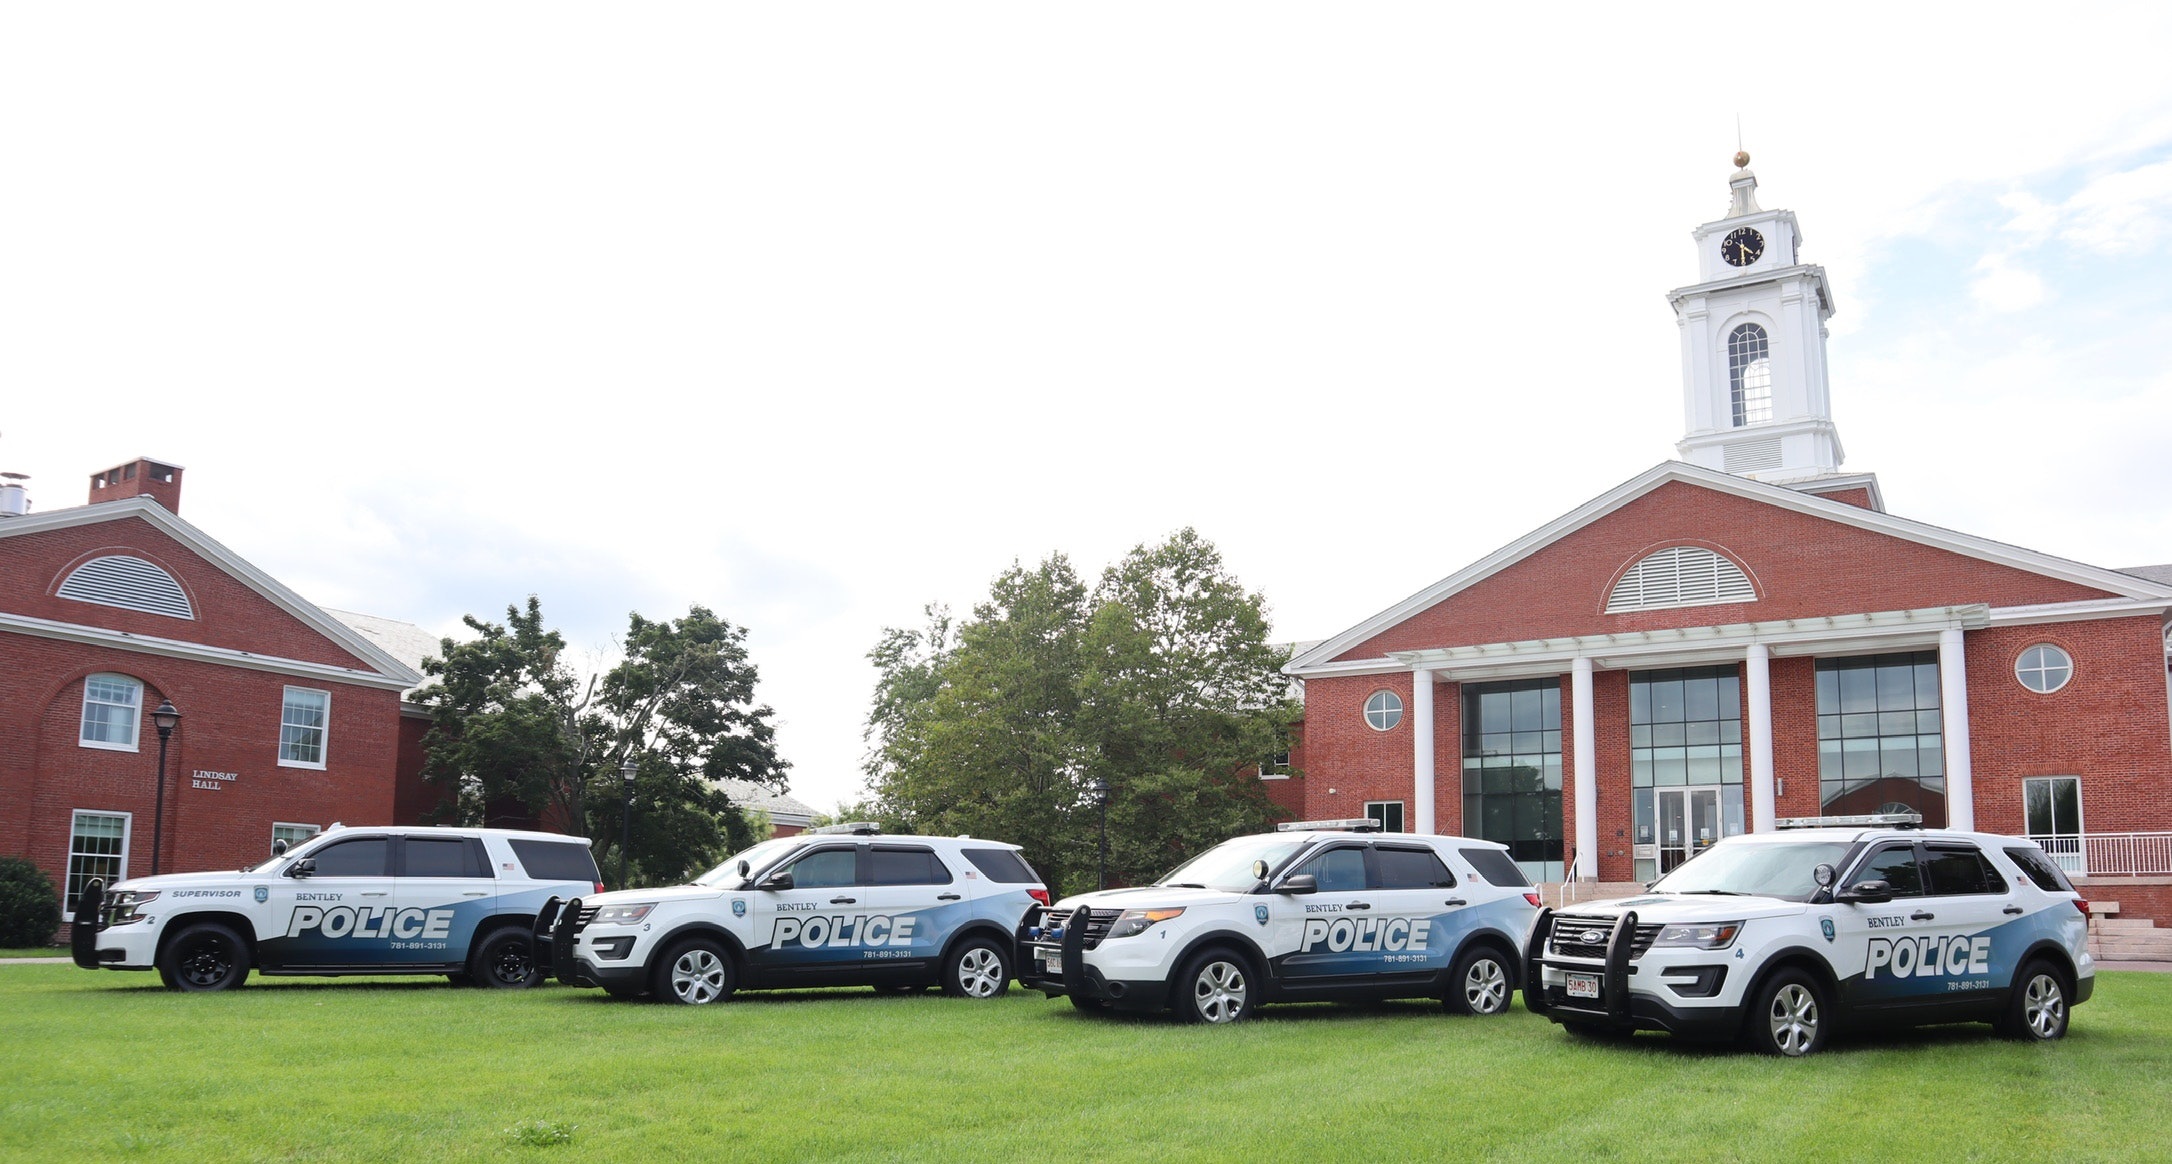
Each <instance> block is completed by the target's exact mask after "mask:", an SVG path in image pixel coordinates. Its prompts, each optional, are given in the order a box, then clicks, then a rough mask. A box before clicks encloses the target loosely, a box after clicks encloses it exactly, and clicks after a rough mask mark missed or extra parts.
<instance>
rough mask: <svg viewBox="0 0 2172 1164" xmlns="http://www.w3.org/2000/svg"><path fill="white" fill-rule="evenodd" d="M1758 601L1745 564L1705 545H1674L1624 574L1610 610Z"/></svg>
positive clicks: (1609, 601)
mask: <svg viewBox="0 0 2172 1164" xmlns="http://www.w3.org/2000/svg"><path fill="white" fill-rule="evenodd" d="M1755 601H1757V588H1756V587H1755V586H1752V585H1750V579H1749V576H1748V575H1746V574H1744V573H1743V572H1742V567H1740V566H1737V565H1735V564H1734V563H1733V562H1730V561H1728V560H1727V559H1726V558H1724V557H1722V556H1720V555H1718V554H1715V553H1713V552H1712V551H1710V550H1708V549H1705V548H1704V547H1702V546H1670V547H1668V548H1666V549H1664V550H1661V551H1659V552H1658V553H1656V554H1652V555H1651V556H1649V557H1647V558H1645V559H1644V560H1643V561H1641V562H1638V563H1637V564H1636V565H1634V566H1631V567H1630V568H1629V572H1628V573H1627V574H1624V575H1622V578H1621V581H1620V582H1617V583H1615V584H1614V593H1613V595H1612V596H1611V597H1610V598H1608V599H1607V602H1606V612H1607V613H1608V614H1620V613H1621V612H1623V611H1625V610H1660V609H1664V608H1666V607H1670V606H1712V605H1716V604H1718V603H1722V602H1755Z"/></svg>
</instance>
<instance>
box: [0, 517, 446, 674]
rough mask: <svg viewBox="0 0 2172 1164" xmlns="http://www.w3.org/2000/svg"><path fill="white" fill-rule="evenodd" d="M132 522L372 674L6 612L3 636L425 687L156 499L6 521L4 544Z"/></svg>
mask: <svg viewBox="0 0 2172 1164" xmlns="http://www.w3.org/2000/svg"><path fill="white" fill-rule="evenodd" d="M132 517H133V518H141V519H142V520H143V521H144V522H146V523H148V524H149V525H150V526H151V527H152V528H154V529H157V530H158V531H160V532H161V533H164V534H166V535H167V536H168V537H171V538H173V539H174V540H175V541H177V542H180V543H181V544H182V545H184V546H186V547H188V548H189V549H190V550H192V551H194V552H195V553H196V555H197V556H198V557H200V558H202V559H203V560H204V561H206V562H209V563H210V564H212V565H213V566H215V567H217V568H218V569H220V570H222V571H224V572H225V573H226V574H227V575H228V576H229V577H232V578H233V579H234V580H236V581H238V582H240V583H241V584H242V585H244V586H247V587H248V588H249V589H251V590H253V591H255V592H256V593H257V594H258V595H260V596H261V597H262V598H263V599H264V600H265V601H267V602H269V603H271V604H272V605H273V606H276V607H278V608H279V609H280V610H282V611H285V612H286V613H287V614H289V615H291V616H293V617H294V618H295V619H296V620H297V621H299V622H301V623H302V624H303V625H304V626H307V627H308V628H309V629H311V630H313V631H316V632H317V633H318V634H321V635H323V636H324V637H325V638H327V639H330V640H331V641H332V642H333V643H335V644H337V645H338V646H339V647H340V649H342V650H344V651H346V652H347V653H349V654H351V655H353V656H355V657H356V658H357V659H360V660H362V661H363V662H365V663H367V664H368V669H367V670H363V669H358V668H349V667H336V666H331V665H328V664H324V663H312V662H307V661H304V660H300V659H281V658H276V657H272V656H266V655H259V654H256V653H254V652H249V651H237V650H233V649H231V648H227V647H213V646H208V645H205V644H202V643H191V642H188V641H186V640H182V639H169V638H152V637H149V636H145V635H133V634H127V633H124V632H121V631H112V630H106V629H104V628H100V627H94V626H87V625H81V624H75V623H58V622H54V621H52V620H50V619H40V618H29V617H25V616H21V615H13V614H5V613H0V630H15V631H20V632H22V633H25V634H33V635H38V636H40V637H44V638H64V639H69V640H72V641H79V642H98V643H105V644H108V645H112V646H119V647H123V648H125V649H128V650H136V651H144V652H148V653H151V654H159V655H167V656H171V657H177V658H198V659H204V660H207V661H210V662H217V663H224V664H228V665H231V666H242V667H248V668H250V669H252V670H262V671H276V672H281V673H286V674H295V675H311V676H316V677H319V678H328V679H337V680H340V681H342V682H348V683H359V684H363V685H365V686H371V687H383V688H397V689H399V690H403V691H404V690H406V689H407V688H410V687H413V686H415V685H417V684H419V683H421V682H422V674H421V672H419V671H417V670H415V669H414V668H413V667H411V666H409V665H408V664H406V663H405V662H402V661H401V660H399V659H397V658H394V657H393V656H392V654H391V653H389V652H388V651H386V650H385V649H384V648H383V647H380V646H378V645H377V644H376V643H374V642H371V641H370V640H369V639H368V638H367V637H365V636H364V635H362V634H361V633H359V632H357V631H356V630H355V629H354V628H352V627H350V626H348V625H347V624H346V623H343V622H341V621H340V620H338V619H336V618H334V617H332V616H331V615H329V614H327V613H325V612H324V611H323V610H322V609H320V608H319V607H317V606H316V605H315V604H313V603H311V602H310V601H309V600H308V599H305V598H303V597H302V596H301V595H299V594H296V593H295V592H294V591H292V590H289V589H287V587H286V586H285V585H283V584H281V583H280V581H279V580H278V579H276V578H274V577H272V576H271V575H269V574H266V573H265V572H264V571H262V570H259V569H257V568H256V567H255V566H253V565H250V564H249V562H248V561H247V560H245V559H244V558H242V557H241V555H239V554H236V553H235V552H234V551H232V550H230V549H227V548H226V547H225V546H223V545H220V544H219V543H218V541H217V540H215V539H214V538H212V537H211V536H210V535H209V534H206V533H205V532H204V531H202V530H200V529H197V528H196V527H195V526H193V525H190V524H189V523H188V522H185V521H183V520H181V519H180V518H179V517H176V516H175V515H174V514H173V513H171V512H169V511H168V510H167V509H166V507H165V506H162V505H160V504H158V503H157V502H155V501H152V500H151V499H150V498H148V497H130V498H126V499H124V500H121V501H105V502H100V503H98V504H95V505H78V506H74V507H71V508H68V509H56V510H52V511H50V512H47V513H40V514H36V515H30V516H24V517H11V518H6V519H4V520H0V538H12V537H25V536H28V535H31V534H37V533H43V532H47V531H50V530H60V529H73V528H76V527H79V526H87V525H99V524H103V523H105V522H111V521H123V520H126V519H128V518H132Z"/></svg>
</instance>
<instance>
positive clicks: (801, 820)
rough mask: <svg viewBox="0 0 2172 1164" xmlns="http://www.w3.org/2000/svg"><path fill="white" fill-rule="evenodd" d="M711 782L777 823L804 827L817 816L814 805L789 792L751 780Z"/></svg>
mask: <svg viewBox="0 0 2172 1164" xmlns="http://www.w3.org/2000/svg"><path fill="white" fill-rule="evenodd" d="M710 783H712V784H714V785H715V786H716V787H717V788H720V789H722V790H723V792H724V795H726V796H729V797H731V801H732V803H733V804H736V805H738V806H739V807H741V808H752V809H759V810H761V811H762V812H765V813H768V814H769V819H770V820H771V821H772V822H773V823H776V824H785V825H800V826H802V827H804V826H805V825H806V824H807V823H808V822H809V821H811V820H813V819H814V817H815V810H814V806H813V805H810V804H808V803H807V802H805V801H803V800H800V799H799V798H798V797H796V796H793V795H791V794H790V793H787V792H778V791H775V790H774V789H771V788H769V787H768V786H767V785H762V784H756V783H754V782H753V781H751V780H713V781H710Z"/></svg>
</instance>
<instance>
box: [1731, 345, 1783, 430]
mask: <svg viewBox="0 0 2172 1164" xmlns="http://www.w3.org/2000/svg"><path fill="white" fill-rule="evenodd" d="M1727 392H1728V395H1729V397H1731V398H1732V400H1733V401H1734V406H1735V427H1736V428H1741V427H1742V426H1743V425H1746V424H1764V423H1765V422H1767V421H1769V420H1771V419H1772V347H1771V345H1770V344H1769V343H1768V342H1767V341H1766V339H1765V329H1764V328H1761V327H1759V326H1757V325H1756V324H1754V323H1745V324H1743V325H1742V326H1740V327H1737V328H1736V329H1734V330H1733V331H1731V332H1728V333H1727Z"/></svg>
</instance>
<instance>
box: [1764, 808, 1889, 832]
mask: <svg viewBox="0 0 2172 1164" xmlns="http://www.w3.org/2000/svg"><path fill="white" fill-rule="evenodd" d="M1773 824H1774V825H1775V826H1776V827H1778V828H1783V829H1844V828H1873V829H1919V828H1922V827H1923V814H1922V813H1920V812H1866V813H1862V814H1860V815H1857V816H1783V817H1781V818H1780V819H1779V820H1776V821H1774V822H1773Z"/></svg>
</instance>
